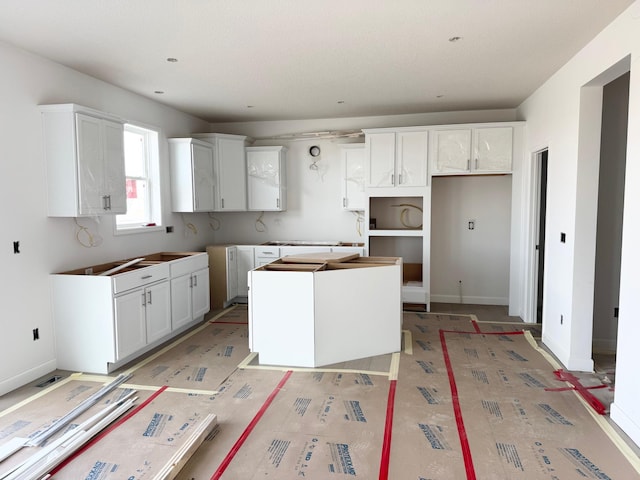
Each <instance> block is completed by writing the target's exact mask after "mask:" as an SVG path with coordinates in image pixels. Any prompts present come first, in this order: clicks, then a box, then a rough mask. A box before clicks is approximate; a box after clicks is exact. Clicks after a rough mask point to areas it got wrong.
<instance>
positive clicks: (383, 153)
mask: <svg viewBox="0 0 640 480" xmlns="http://www.w3.org/2000/svg"><path fill="white" fill-rule="evenodd" d="M366 141H367V145H368V152H369V159H368V160H369V161H368V166H369V169H368V174H367V185H368V186H369V187H393V186H394V182H395V156H396V134H395V132H391V133H372V134H369V135H367V139H366Z"/></svg>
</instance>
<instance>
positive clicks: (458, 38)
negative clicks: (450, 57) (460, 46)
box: [449, 37, 462, 43]
mask: <svg viewBox="0 0 640 480" xmlns="http://www.w3.org/2000/svg"><path fill="white" fill-rule="evenodd" d="M458 40H462V37H449V41H450V42H452V43H453V42H457V41H458Z"/></svg>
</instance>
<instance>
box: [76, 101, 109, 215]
mask: <svg viewBox="0 0 640 480" xmlns="http://www.w3.org/2000/svg"><path fill="white" fill-rule="evenodd" d="M76 129H77V149H78V152H77V154H78V209H79V213H80V214H81V215H91V214H96V213H102V212H104V203H103V199H102V196H103V195H104V163H103V158H102V156H103V153H102V135H101V133H100V132H101V130H102V125H101V122H100V120H99V119H97V118H94V117H90V116H89V115H84V114H82V113H77V114H76Z"/></svg>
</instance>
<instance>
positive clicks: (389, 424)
mask: <svg viewBox="0 0 640 480" xmlns="http://www.w3.org/2000/svg"><path fill="white" fill-rule="evenodd" d="M396 384H397V380H390V381H389V396H388V397H387V418H386V420H385V422H384V440H383V441H382V456H381V457H380V475H379V477H378V478H379V480H387V479H388V478H389V457H390V455H391V431H392V429H393V406H394V404H395V400H396Z"/></svg>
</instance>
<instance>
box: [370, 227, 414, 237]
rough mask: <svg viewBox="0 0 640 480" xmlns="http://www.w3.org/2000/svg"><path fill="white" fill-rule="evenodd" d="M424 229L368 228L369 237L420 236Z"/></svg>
mask: <svg viewBox="0 0 640 480" xmlns="http://www.w3.org/2000/svg"><path fill="white" fill-rule="evenodd" d="M423 235H424V231H423V230H422V229H410V228H404V229H397V230H385V229H382V228H379V229H375V230H369V236H370V237H422V236H423Z"/></svg>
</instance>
